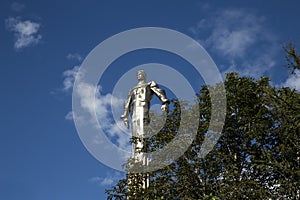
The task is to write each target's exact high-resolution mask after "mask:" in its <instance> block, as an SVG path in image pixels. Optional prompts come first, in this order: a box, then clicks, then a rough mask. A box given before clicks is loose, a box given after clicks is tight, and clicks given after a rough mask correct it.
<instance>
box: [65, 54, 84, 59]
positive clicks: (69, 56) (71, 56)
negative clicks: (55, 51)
mask: <svg viewBox="0 0 300 200" xmlns="http://www.w3.org/2000/svg"><path fill="white" fill-rule="evenodd" d="M67 59H69V60H77V61H81V60H82V56H81V55H80V54H78V53H69V54H68V55H67Z"/></svg>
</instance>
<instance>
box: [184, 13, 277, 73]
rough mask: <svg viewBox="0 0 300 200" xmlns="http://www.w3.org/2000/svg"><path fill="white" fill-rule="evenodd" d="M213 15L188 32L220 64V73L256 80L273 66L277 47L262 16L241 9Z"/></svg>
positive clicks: (275, 40)
mask: <svg viewBox="0 0 300 200" xmlns="http://www.w3.org/2000/svg"><path fill="white" fill-rule="evenodd" d="M210 13H211V12H210ZM212 13H213V14H210V15H209V17H207V18H204V19H202V20H200V21H199V23H198V24H197V25H196V26H194V27H192V28H191V29H190V30H191V32H192V33H193V34H194V36H195V37H196V39H198V40H199V42H200V43H201V44H203V45H204V46H205V47H206V48H207V49H208V50H209V51H210V53H212V54H215V55H218V56H219V57H220V60H223V61H222V62H223V63H221V65H223V66H222V67H223V68H224V71H223V72H230V71H237V72H239V73H240V74H242V75H248V76H254V77H259V76H262V75H263V73H264V72H266V71H268V70H270V68H272V67H273V66H274V65H275V61H274V60H275V59H274V57H275V56H276V53H277V49H278V47H279V44H278V42H277V39H276V37H275V35H273V34H272V33H271V31H270V30H268V28H267V26H266V19H265V17H264V16H258V15H255V14H254V13H252V12H250V11H248V10H243V9H239V10H237V9H225V10H222V11H219V12H218V13H216V12H212ZM219 65H220V63H219Z"/></svg>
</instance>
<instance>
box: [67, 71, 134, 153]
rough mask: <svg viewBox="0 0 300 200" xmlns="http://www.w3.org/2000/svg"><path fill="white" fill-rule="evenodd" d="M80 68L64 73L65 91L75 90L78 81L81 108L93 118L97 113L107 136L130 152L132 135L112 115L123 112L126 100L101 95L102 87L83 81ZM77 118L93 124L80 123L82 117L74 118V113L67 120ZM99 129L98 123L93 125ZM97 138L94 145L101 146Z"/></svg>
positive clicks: (117, 117)
mask: <svg viewBox="0 0 300 200" xmlns="http://www.w3.org/2000/svg"><path fill="white" fill-rule="evenodd" d="M79 69H80V68H79V66H75V67H74V68H73V69H70V70H66V71H65V72H63V76H64V77H65V78H64V81H63V90H64V91H66V92H67V91H70V90H71V89H72V88H73V85H74V81H75V79H76V81H77V88H78V89H77V90H76V92H77V93H78V94H77V95H78V96H79V97H80V106H81V107H82V108H83V109H85V110H86V111H87V112H88V113H90V115H91V116H93V114H94V113H96V116H97V120H98V122H99V123H100V125H101V129H102V130H103V131H104V132H105V133H106V134H107V136H108V137H110V139H112V138H113V139H114V142H115V143H116V145H118V147H120V148H121V149H124V150H127V151H130V150H131V145H130V143H129V140H130V136H129V135H130V134H129V132H128V130H127V129H126V128H125V126H124V125H123V122H122V121H121V119H120V118H119V115H118V116H116V118H115V119H114V116H113V115H112V110H122V108H123V105H124V101H125V99H123V98H120V97H115V96H113V95H112V94H111V93H107V94H101V86H99V85H98V86H94V85H91V84H89V83H86V82H84V81H82V80H81V78H80V77H81V76H82V74H80V73H81V72H80V70H79ZM74 117H76V119H77V121H79V122H80V123H91V122H86V121H84V120H82V121H80V116H74V113H73V112H69V113H68V114H67V115H66V116H65V118H66V119H68V120H71V119H73V118H74ZM93 124H94V126H96V127H98V126H99V124H98V123H93ZM101 142H102V141H99V139H98V138H97V136H95V138H94V140H93V143H94V144H100V143H101Z"/></svg>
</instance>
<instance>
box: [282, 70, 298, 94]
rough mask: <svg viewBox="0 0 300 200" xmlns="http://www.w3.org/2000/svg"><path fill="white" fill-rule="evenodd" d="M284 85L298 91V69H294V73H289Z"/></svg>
mask: <svg viewBox="0 0 300 200" xmlns="http://www.w3.org/2000/svg"><path fill="white" fill-rule="evenodd" d="M284 86H285V87H290V88H293V89H295V90H297V91H299V92H300V70H296V71H295V74H292V75H290V76H289V77H288V79H287V80H286V82H285V83H284Z"/></svg>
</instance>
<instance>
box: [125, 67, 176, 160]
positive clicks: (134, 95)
mask: <svg viewBox="0 0 300 200" xmlns="http://www.w3.org/2000/svg"><path fill="white" fill-rule="evenodd" d="M137 79H138V84H137V85H136V86H135V87H133V88H132V89H131V90H130V91H129V93H128V99H127V101H126V102H125V106H124V107H125V108H124V114H123V115H121V119H122V120H123V121H124V124H125V126H126V127H127V128H129V123H128V117H129V115H130V114H131V129H132V136H133V137H138V138H143V136H144V127H145V126H146V125H148V124H149V123H150V118H149V108H150V101H151V99H152V97H153V95H154V94H155V95H156V96H157V97H158V98H159V99H160V101H161V102H162V106H161V109H162V111H163V112H168V109H169V103H170V101H169V100H168V99H167V97H166V94H165V91H164V90H162V89H160V88H159V87H158V85H157V84H156V83H155V82H154V81H151V82H146V73H145V71H144V70H139V71H138V72H137ZM142 147H143V144H142V142H137V143H136V144H133V157H134V158H135V159H136V160H137V161H143V160H144V158H142V156H143V154H142V153H141V152H140V150H141V149H142ZM143 162H145V160H144V161H143ZM145 164H146V163H145Z"/></svg>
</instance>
